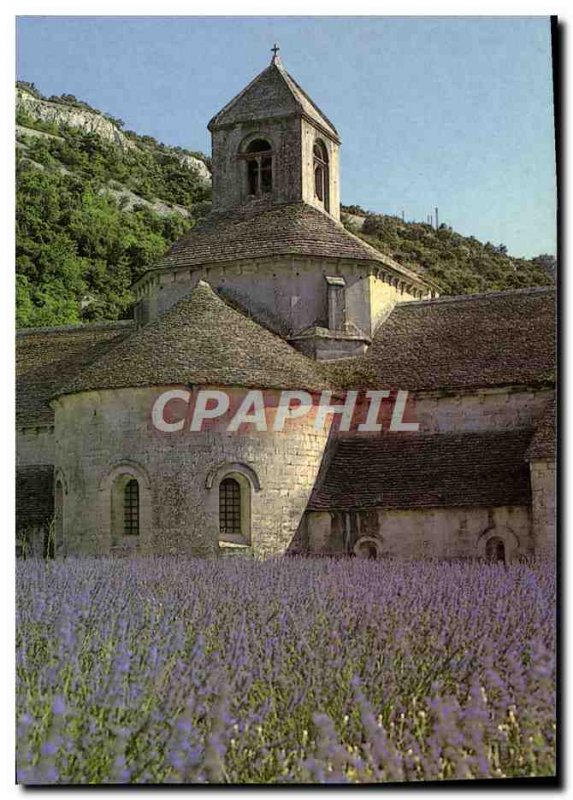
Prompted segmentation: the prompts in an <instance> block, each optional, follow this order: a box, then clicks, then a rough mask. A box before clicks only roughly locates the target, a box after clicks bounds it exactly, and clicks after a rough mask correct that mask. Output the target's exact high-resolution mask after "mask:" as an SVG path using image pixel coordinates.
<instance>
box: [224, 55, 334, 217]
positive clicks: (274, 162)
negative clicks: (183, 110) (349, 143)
mask: <svg viewBox="0 0 573 800" xmlns="http://www.w3.org/2000/svg"><path fill="white" fill-rule="evenodd" d="M208 127H209V130H210V131H211V135H212V154H213V210H214V211H215V212H218V211H230V210H237V209H239V208H241V209H242V208H244V209H245V210H246V209H248V208H249V207H251V208H252V209H253V211H258V210H262V209H264V208H269V207H272V206H274V205H279V204H282V203H300V202H304V203H307V204H308V205H310V206H314V207H315V208H318V209H320V210H321V211H323V212H326V213H328V214H329V215H330V216H331V217H332V218H333V219H335V220H339V219H340V185H339V146H340V139H339V136H338V133H337V131H336V128H335V127H334V125H333V124H332V123H331V122H330V120H329V119H328V118H327V117H326V116H325V115H324V114H323V113H322V111H321V110H320V109H319V108H318V106H316V105H315V103H313V101H312V100H311V99H310V97H309V96H308V95H307V94H306V92H305V91H304V90H303V89H302V88H301V87H300V86H299V85H298V83H297V82H296V81H295V80H294V78H292V77H291V76H290V75H289V74H288V72H287V71H286V70H285V68H284V66H283V65H282V62H281V60H280V57H279V55H278V47H277V46H276V45H275V46H274V47H273V57H272V60H271V63H270V65H269V66H268V67H267V68H266V69H265V70H263V72H261V73H260V74H259V75H257V77H256V78H255V79H254V80H252V81H251V82H250V83H249V85H248V86H247V87H246V88H245V89H243V91H242V92H240V93H239V94H238V95H237V96H236V97H234V98H233V99H232V100H231V101H230V102H229V103H227V105H226V106H225V107H224V108H223V109H222V110H221V111H219V113H218V114H216V115H215V116H214V117H213V119H212V120H211V121H210V122H209V126H208Z"/></svg>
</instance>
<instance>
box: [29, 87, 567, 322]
mask: <svg viewBox="0 0 573 800" xmlns="http://www.w3.org/2000/svg"><path fill="white" fill-rule="evenodd" d="M16 123H17V124H16V167H17V170H16V175H17V193H16V211H17V224H16V277H17V284H16V285H17V324H18V325H19V326H23V327H36V326H42V325H62V324H68V323H75V322H82V321H93V320H103V319H111V320H113V319H121V318H124V317H127V316H129V311H130V305H131V303H132V296H131V293H130V288H129V287H130V285H131V283H132V282H133V281H134V280H135V279H136V278H137V277H138V276H139V275H140V274H141V273H142V272H144V271H145V270H146V269H148V268H149V267H150V266H152V265H153V264H154V263H155V262H156V261H157V260H158V259H159V257H160V256H161V255H162V254H163V252H164V251H165V250H166V249H167V247H168V246H169V245H170V244H171V243H172V242H173V241H175V240H176V239H177V238H179V237H180V236H181V235H182V234H183V233H185V231H187V230H188V229H189V228H191V227H192V226H193V225H195V224H196V222H197V221H198V220H199V219H201V218H202V217H204V216H205V214H207V213H208V211H209V209H210V197H211V181H210V161H209V159H208V157H206V156H205V155H203V154H201V153H196V152H193V151H190V150H185V149H184V148H181V147H169V146H168V145H165V144H162V143H160V142H157V141H156V140H155V139H153V138H152V137H150V136H142V135H139V134H137V133H135V132H134V131H126V130H124V124H123V122H122V120H119V119H116V118H113V117H111V116H110V115H108V114H105V113H103V112H101V111H99V110H98V109H94V108H92V107H91V106H89V105H88V104H87V103H84V102H83V101H81V100H78V99H77V98H75V97H73V96H71V95H62V96H60V97H55V96H52V97H49V98H46V97H44V96H43V95H42V94H41V92H39V91H38V89H37V88H36V87H35V86H34V85H33V84H27V83H19V84H17V105H16ZM343 212H345V213H343V221H344V224H345V225H346V226H347V227H348V228H349V229H350V230H352V231H353V232H355V233H357V234H358V235H359V236H361V237H362V238H364V239H365V240H366V241H368V242H369V243H370V244H372V245H373V246H375V247H377V248H378V249H379V250H381V251H382V252H384V253H387V254H388V255H391V256H393V257H394V258H396V259H397V260H398V261H400V262H401V263H403V264H404V265H405V266H407V267H410V268H412V269H414V270H417V271H419V272H422V273H424V272H426V273H427V274H428V275H429V276H430V277H432V278H433V279H434V280H435V281H437V282H438V283H439V284H440V285H441V286H442V287H443V289H444V293H448V294H464V293H471V292H479V291H488V290H495V289H506V288H513V287H516V286H534V285H541V284H546V283H550V282H552V281H553V279H554V278H553V273H554V267H553V266H552V264H553V261H552V258H551V257H550V256H541V257H539V258H538V259H533V260H524V259H516V258H512V257H511V256H509V255H508V254H507V253H506V252H505V251H504V248H503V246H497V247H495V246H494V245H492V244H489V243H488V244H485V245H484V244H482V243H480V242H479V241H477V239H475V238H473V237H464V236H461V235H459V234H457V233H455V232H454V231H452V230H451V229H450V228H448V227H446V226H444V225H442V226H440V229H439V230H438V231H436V230H434V229H433V228H432V227H431V226H430V225H427V224H422V223H415V222H403V221H402V220H401V219H399V218H397V217H391V216H384V215H377V214H371V213H368V212H364V211H363V210H362V209H360V208H357V207H349V208H345V207H343Z"/></svg>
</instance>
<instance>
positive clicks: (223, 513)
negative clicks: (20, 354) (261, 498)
mask: <svg viewBox="0 0 573 800" xmlns="http://www.w3.org/2000/svg"><path fill="white" fill-rule="evenodd" d="M205 488H206V489H207V490H208V492H209V498H208V506H209V509H210V513H211V515H212V517H213V518H214V519H216V520H217V526H216V527H217V530H218V532H219V542H220V543H227V544H242V545H249V544H250V543H251V520H252V509H251V506H252V496H253V493H254V492H260V491H261V484H260V482H259V478H258V476H257V474H256V472H255V471H254V469H253V468H252V467H250V466H249V465H248V464H242V463H240V462H225V463H223V464H219V465H218V466H217V467H214V468H213V469H211V470H210V471H209V473H208V474H207V477H206V480H205Z"/></svg>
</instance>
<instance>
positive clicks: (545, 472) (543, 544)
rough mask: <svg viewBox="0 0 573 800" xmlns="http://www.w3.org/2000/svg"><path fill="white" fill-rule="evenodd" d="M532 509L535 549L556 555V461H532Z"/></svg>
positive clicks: (540, 552)
mask: <svg viewBox="0 0 573 800" xmlns="http://www.w3.org/2000/svg"><path fill="white" fill-rule="evenodd" d="M530 474H531V506H532V508H531V511H532V523H533V538H534V541H535V551H536V553H538V554H539V555H540V556H544V557H547V558H554V557H555V549H556V542H557V476H556V465H555V462H554V461H532V462H531V464H530Z"/></svg>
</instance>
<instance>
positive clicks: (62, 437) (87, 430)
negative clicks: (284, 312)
mask: <svg viewBox="0 0 573 800" xmlns="http://www.w3.org/2000/svg"><path fill="white" fill-rule="evenodd" d="M162 391H163V389H126V390H110V391H102V392H86V393H82V394H77V395H70V396H65V397H62V398H61V399H60V400H59V401H58V402H57V404H56V425H55V430H56V480H57V479H58V478H59V479H61V480H62V483H63V486H64V490H65V494H64V508H63V537H64V551H65V552H68V553H95V554H97V553H101V554H105V553H109V552H112V547H113V548H114V551H125V550H126V549H128V548H129V547H130V545H132V544H133V540H131V539H130V537H123V539H121V537H120V540H116V539H114V538H113V536H112V530H111V489H112V485H113V479H114V476H117V475H119V474H121V473H122V472H127V473H128V474H133V476H134V477H137V478H138V479H140V491H141V509H142V531H141V535H140V537H138V541H137V542H136V544H135V549H136V550H137V551H139V552H148V553H149V552H152V553H188V554H197V555H208V554H214V553H216V552H217V541H218V485H219V482H220V480H222V479H223V477H224V475H225V465H235V466H234V467H233V469H232V470H230V471H234V470H235V469H237V470H238V469H243V470H246V474H251V473H249V470H251V471H252V473H253V474H254V475H255V476H256V483H257V484H258V486H259V488H257V486H255V484H254V483H253V485H252V489H251V524H252V531H251V533H252V540H251V546H252V551H253V552H254V553H255V554H259V555H266V554H272V553H281V552H284V551H285V550H286V549H287V547H288V546H289V544H290V542H291V540H292V538H293V536H294V534H295V532H296V530H297V528H298V526H299V523H300V520H301V518H302V515H303V513H304V510H305V508H306V505H307V503H308V499H309V496H310V492H311V490H312V487H313V485H314V482H315V479H316V474H317V472H318V469H319V466H320V463H321V460H322V455H323V451H324V446H325V440H326V436H327V432H326V431H324V432H323V431H319V432H316V431H315V430H314V428H313V421H312V417H311V416H310V415H309V417H308V419H307V418H303V419H301V420H300V421H299V422H297V424H296V425H294V423H293V425H294V427H292V428H291V429H290V430H285V431H284V432H283V433H256V432H255V433H252V434H250V433H249V434H247V435H245V434H240V433H225V432H221V431H217V430H215V431H212V430H211V431H209V430H207V431H203V432H200V433H190V432H188V431H185V432H182V433H177V434H165V433H160V432H158V431H157V430H156V429H155V428H154V427H153V425H152V423H151V419H150V414H151V408H152V405H153V402H154V400H155V398H156V397H157V396H158V395H159V394H160V393H161V392H162ZM237 465H238V466H237ZM241 465H242V466H241ZM229 469H230V467H229ZM209 482H211V485H210V486H208V484H209Z"/></svg>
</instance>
